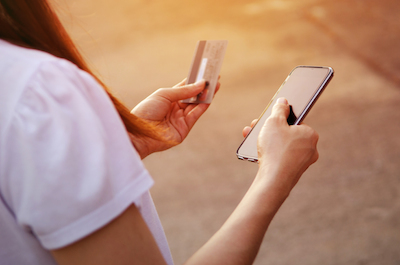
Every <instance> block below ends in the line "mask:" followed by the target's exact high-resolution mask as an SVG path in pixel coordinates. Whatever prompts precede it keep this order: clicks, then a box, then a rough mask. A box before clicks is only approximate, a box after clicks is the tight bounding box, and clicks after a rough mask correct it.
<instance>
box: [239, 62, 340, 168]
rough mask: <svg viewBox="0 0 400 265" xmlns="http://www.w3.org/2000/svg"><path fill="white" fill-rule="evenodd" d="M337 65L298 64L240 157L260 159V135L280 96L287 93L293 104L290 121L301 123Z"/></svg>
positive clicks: (241, 148) (240, 152) (243, 147)
mask: <svg viewBox="0 0 400 265" xmlns="http://www.w3.org/2000/svg"><path fill="white" fill-rule="evenodd" d="M333 73H334V71H333V69H332V68H331V67H324V66H297V67H295V68H294V69H293V70H292V71H291V72H290V74H289V75H288V77H287V78H286V80H285V81H284V82H283V84H282V85H281V87H280V88H279V89H278V91H277V92H276V93H275V95H274V97H273V98H272V99H271V101H270V102H269V104H268V105H267V107H266V108H265V110H264V112H263V113H262V114H261V116H260V117H259V119H258V122H257V123H256V124H255V125H254V127H253V128H252V130H251V131H250V133H249V134H248V135H247V137H246V138H245V139H244V140H243V142H242V144H241V145H240V146H239V148H238V150H237V152H236V155H237V157H238V158H239V159H242V160H248V161H251V162H258V153H257V138H258V134H259V133H260V131H261V128H262V126H263V125H264V123H265V121H266V120H267V118H268V117H269V116H270V115H271V111H272V107H273V106H274V105H275V102H276V100H277V99H278V98H280V97H284V98H286V99H287V100H288V102H289V105H290V115H289V118H288V123H289V125H298V124H300V123H301V122H302V121H303V120H304V118H305V117H306V115H307V114H308V112H309V111H310V109H311V108H312V106H313V105H314V103H315V102H316V101H317V99H318V97H319V96H320V95H321V93H322V91H324V88H325V87H326V86H327V85H328V83H329V81H330V80H331V79H332V77H333Z"/></svg>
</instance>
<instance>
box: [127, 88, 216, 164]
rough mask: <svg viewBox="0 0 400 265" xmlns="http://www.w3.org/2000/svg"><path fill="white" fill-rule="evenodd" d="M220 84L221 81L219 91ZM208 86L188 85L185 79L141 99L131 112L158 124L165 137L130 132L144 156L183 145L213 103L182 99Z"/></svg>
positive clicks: (142, 156)
mask: <svg viewBox="0 0 400 265" xmlns="http://www.w3.org/2000/svg"><path fill="white" fill-rule="evenodd" d="M219 86H220V84H219V83H218V84H217V88H216V91H217V90H218V89H219ZM205 87H206V81H205V80H202V81H199V82H197V83H195V84H190V85H185V80H183V81H182V82H180V83H179V84H177V85H175V86H174V87H172V88H160V89H158V90H157V91H155V92H154V93H153V94H151V95H150V96H148V97H147V98H146V99H145V100H143V101H142V102H140V103H139V104H138V105H137V106H136V107H135V108H134V109H133V110H132V111H131V113H132V114H134V115H136V116H137V117H139V118H141V119H144V120H145V121H148V122H150V123H152V124H155V125H156V128H157V129H158V131H159V132H160V134H161V135H160V136H161V138H163V139H165V140H164V141H162V140H154V139H151V138H139V137H135V136H133V135H130V137H131V140H132V143H133V144H134V146H135V147H136V149H137V151H138V152H139V154H140V156H141V158H142V159H143V158H145V157H146V156H148V155H149V154H151V153H154V152H157V151H163V150H166V149H169V148H171V147H173V146H175V145H178V144H180V143H181V142H183V140H184V139H185V138H186V136H187V135H188V134H189V131H190V130H191V129H192V127H193V125H194V124H195V123H196V121H197V120H198V119H199V118H200V116H201V115H202V114H203V113H204V112H205V111H206V110H207V108H208V107H209V104H186V103H182V102H181V100H183V99H188V98H191V97H194V96H196V95H198V94H199V93H201V92H202V91H203V90H204V89H205Z"/></svg>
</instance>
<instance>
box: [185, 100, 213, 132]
mask: <svg viewBox="0 0 400 265" xmlns="http://www.w3.org/2000/svg"><path fill="white" fill-rule="evenodd" d="M209 106H210V104H204V103H202V104H197V105H195V107H194V108H193V109H192V110H191V111H190V112H189V113H188V114H187V115H186V124H187V126H188V127H189V129H191V128H192V127H193V126H194V124H195V123H196V122H197V120H198V119H199V118H200V117H201V115H203V114H204V112H206V110H207V109H208V107H209Z"/></svg>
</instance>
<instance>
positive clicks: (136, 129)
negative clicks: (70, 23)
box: [0, 0, 160, 139]
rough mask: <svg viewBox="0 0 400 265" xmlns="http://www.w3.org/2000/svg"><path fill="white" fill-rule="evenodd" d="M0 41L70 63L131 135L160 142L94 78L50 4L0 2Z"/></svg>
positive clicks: (17, 0)
mask: <svg viewBox="0 0 400 265" xmlns="http://www.w3.org/2000/svg"><path fill="white" fill-rule="evenodd" d="M0 38H1V39H3V40H6V41H8V42H11V43H13V44H16V45H19V46H22V47H26V48H32V49H37V50H41V51H44V52H47V53H50V54H52V55H54V56H57V57H59V58H64V59H67V60H69V61H71V62H72V63H74V64H75V65H77V66H78V67H79V68H80V69H82V70H84V71H86V72H88V73H89V74H91V75H92V76H93V77H94V78H95V79H96V80H97V81H98V82H99V83H100V84H101V85H102V86H103V88H104V89H105V90H106V91H107V93H108V95H109V97H110V98H111V100H112V102H113V103H114V106H115V108H116V109H117V111H118V113H119V115H120V117H121V119H122V121H123V123H124V124H125V127H126V130H127V131H128V132H130V133H132V134H133V135H136V136H147V137H150V138H153V139H160V136H158V134H157V132H156V130H155V127H154V126H153V125H151V124H149V123H147V122H145V121H143V120H141V119H140V118H138V117H136V116H134V115H133V114H131V113H130V111H129V109H128V108H127V107H126V106H124V104H122V103H121V102H120V101H119V100H118V99H117V98H115V97H114V96H113V95H112V94H111V93H110V91H109V90H108V89H107V87H106V86H105V84H104V83H103V82H102V81H101V80H100V79H99V78H98V77H96V76H95V75H94V74H93V72H92V71H91V70H90V69H89V67H88V65H87V64H86V62H85V60H84V59H83V57H82V55H81V54H80V52H79V51H78V49H77V48H76V46H75V44H74V43H73V41H72V40H71V38H70V36H69V35H68V33H67V31H66V30H65V28H64V27H63V25H62V24H61V22H60V20H59V19H58V17H57V15H56V14H55V12H54V10H53V9H52V7H51V5H50V4H49V3H48V0H0Z"/></svg>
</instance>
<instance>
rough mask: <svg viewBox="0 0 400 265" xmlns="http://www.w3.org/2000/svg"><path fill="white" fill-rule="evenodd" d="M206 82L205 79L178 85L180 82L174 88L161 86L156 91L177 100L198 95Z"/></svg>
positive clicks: (160, 94)
mask: <svg viewBox="0 0 400 265" xmlns="http://www.w3.org/2000/svg"><path fill="white" fill-rule="evenodd" d="M180 84H181V83H180ZM205 84H206V81H205V80H201V81H198V82H196V83H194V84H189V85H181V86H178V85H179V84H178V85H177V86H175V87H172V88H160V89H159V90H157V91H156V94H157V95H158V96H161V97H164V98H166V99H168V100H169V101H171V102H175V101H179V100H183V99H187V98H191V97H194V96H197V95H198V94H199V93H200V92H201V91H203V89H204V87H205Z"/></svg>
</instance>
